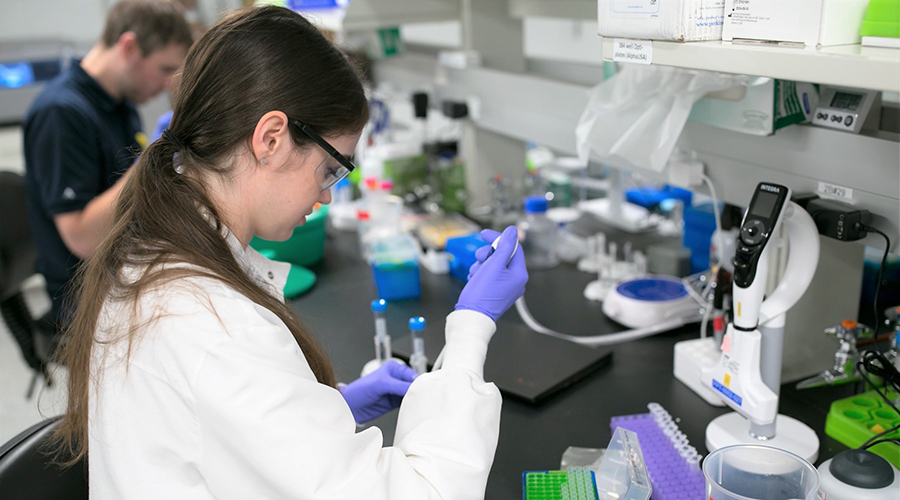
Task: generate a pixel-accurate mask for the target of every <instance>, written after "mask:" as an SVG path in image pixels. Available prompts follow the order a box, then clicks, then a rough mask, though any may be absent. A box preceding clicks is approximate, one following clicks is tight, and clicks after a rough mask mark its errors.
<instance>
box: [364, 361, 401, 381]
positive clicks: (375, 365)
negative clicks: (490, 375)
mask: <svg viewBox="0 0 900 500" xmlns="http://www.w3.org/2000/svg"><path fill="white" fill-rule="evenodd" d="M388 361H396V362H398V363H400V364H401V365H405V364H406V361H403V360H402V359H398V358H391V359H389V360H388ZM379 368H381V361H378V360H377V359H370V360H369V361H367V362H366V364H365V365H363V369H362V372H360V374H359V376H360V377H365V376H366V375H368V374H370V373H372V372H374V371H375V370H377V369H379Z"/></svg>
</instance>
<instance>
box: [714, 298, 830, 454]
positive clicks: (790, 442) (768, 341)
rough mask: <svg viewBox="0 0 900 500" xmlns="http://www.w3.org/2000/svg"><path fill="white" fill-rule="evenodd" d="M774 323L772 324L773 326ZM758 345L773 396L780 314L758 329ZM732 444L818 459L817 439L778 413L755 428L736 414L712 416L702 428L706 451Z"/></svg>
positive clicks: (776, 388)
mask: <svg viewBox="0 0 900 500" xmlns="http://www.w3.org/2000/svg"><path fill="white" fill-rule="evenodd" d="M773 323H774V324H773ZM759 332H760V333H761V334H762V344H761V353H760V359H761V360H762V363H761V366H760V374H761V375H762V379H763V382H764V383H765V384H766V386H767V387H768V388H769V389H771V390H772V391H773V392H774V393H775V394H776V396H777V395H778V393H779V388H780V386H781V358H782V354H783V347H784V315H783V314H782V315H780V316H779V317H777V318H774V319H772V320H770V321H769V322H768V323H767V324H766V326H760V327H759ZM734 444H762V445H766V446H771V447H773V448H780V449H782V450H786V451H789V452H791V453H793V454H795V455H797V456H799V457H803V458H804V459H806V461H808V462H809V463H815V461H816V458H818V456H819V437H818V436H816V432H815V431H813V430H812V428H810V427H809V426H808V425H806V424H804V423H803V422H801V421H799V420H797V419H795V418H792V417H789V416H787V415H782V414H778V415H777V416H776V417H775V422H774V423H772V424H769V425H767V426H757V425H755V424H753V423H752V422H751V421H750V420H749V419H747V418H746V417H744V416H743V415H741V414H740V413H738V412H731V413H726V414H725V415H721V416H719V417H716V418H715V419H713V420H712V422H710V423H709V425H707V427H706V449H707V450H709V452H710V453H712V452H713V451H715V450H718V449H719V448H724V447H726V446H731V445H734Z"/></svg>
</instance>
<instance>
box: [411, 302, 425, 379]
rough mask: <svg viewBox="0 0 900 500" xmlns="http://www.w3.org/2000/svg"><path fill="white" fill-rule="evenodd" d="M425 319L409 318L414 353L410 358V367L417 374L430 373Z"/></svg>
mask: <svg viewBox="0 0 900 500" xmlns="http://www.w3.org/2000/svg"><path fill="white" fill-rule="evenodd" d="M424 330H425V318H423V317H421V316H419V317H418V318H409V333H410V334H411V335H412V347H413V352H412V355H410V357H409V366H410V367H412V369H413V370H415V371H416V373H419V374H422V373H425V372H427V371H428V358H427V357H426V356H425V337H424V335H423V334H424V333H425V332H424Z"/></svg>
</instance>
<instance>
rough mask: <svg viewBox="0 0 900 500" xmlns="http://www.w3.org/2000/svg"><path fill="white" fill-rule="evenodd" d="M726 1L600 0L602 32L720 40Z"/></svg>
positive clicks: (647, 37)
mask: <svg viewBox="0 0 900 500" xmlns="http://www.w3.org/2000/svg"><path fill="white" fill-rule="evenodd" d="M724 15H725V0H665V1H662V0H599V6H598V21H599V24H600V28H599V31H600V35H601V36H605V37H620V38H638V39H644V40H667V41H676V42H693V41H702V40H721V39H722V25H723V23H724Z"/></svg>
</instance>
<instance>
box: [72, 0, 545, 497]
mask: <svg viewBox="0 0 900 500" xmlns="http://www.w3.org/2000/svg"><path fill="white" fill-rule="evenodd" d="M367 116H368V112H367V103H366V97H365V94H364V93H363V88H362V86H361V84H360V82H359V80H358V79H357V76H356V74H355V73H354V71H353V69H352V68H351V67H350V65H349V64H348V63H347V61H346V59H345V57H344V56H343V55H342V54H341V52H339V51H338V50H337V49H336V48H335V47H334V46H333V45H332V44H331V43H330V42H329V41H328V40H326V39H325V38H324V37H323V36H322V35H321V34H320V33H319V32H318V31H317V30H316V28H315V27H313V26H312V25H311V24H310V23H309V22H307V21H306V20H305V19H303V17H301V16H300V15H298V14H295V13H293V12H291V11H289V10H286V9H282V8H277V7H264V8H256V9H250V10H243V11H240V12H238V13H236V14H232V15H230V16H228V17H227V18H225V19H223V20H222V21H220V22H219V23H218V24H217V25H215V26H214V27H212V28H211V29H210V30H209V31H208V32H207V33H206V34H205V35H204V36H203V37H202V38H201V39H200V40H199V41H198V42H197V43H196V44H195V45H194V47H193V48H192V49H191V50H190V52H189V54H188V56H187V59H186V62H185V66H184V70H183V74H182V76H181V79H180V82H179V84H178V87H177V89H176V91H175V95H174V117H173V119H172V122H171V125H170V128H169V129H168V130H167V131H166V132H165V133H164V134H163V136H162V138H160V139H159V140H157V141H156V142H154V143H153V144H152V145H150V147H149V148H148V149H147V150H146V151H144V153H143V155H142V156H141V158H140V160H139V162H138V164H137V165H136V166H135V167H134V168H135V171H134V173H133V174H132V176H131V178H130V179H129V180H128V181H127V183H126V185H125V186H124V188H123V190H122V193H121V195H120V197H119V200H118V205H117V208H116V215H115V224H114V228H113V230H112V232H111V233H110V235H109V236H108V237H107V238H106V239H105V240H104V241H103V243H102V244H101V245H100V247H99V248H98V249H97V250H96V251H95V252H94V253H92V254H91V256H90V258H89V259H88V260H87V262H86V264H85V267H84V268H83V269H82V270H81V275H80V280H81V285H80V290H79V299H78V300H79V302H78V307H77V312H76V314H75V318H74V322H73V324H72V327H71V331H70V332H69V335H68V336H69V339H70V341H69V342H68V344H67V345H66V346H65V348H64V352H63V354H62V361H63V362H64V363H65V364H66V365H67V366H68V368H69V401H68V409H67V413H66V414H65V416H64V419H63V421H62V424H61V426H60V428H59V429H58V431H57V433H56V435H55V437H56V444H57V449H58V450H60V451H64V452H72V453H74V454H75V456H76V457H83V456H84V454H86V453H87V454H88V461H89V469H90V492H91V498H92V499H94V500H101V499H123V498H127V499H130V500H134V499H161V498H166V499H179V500H193V499H213V498H215V499H220V500H222V499H242V500H246V499H287V498H290V499H415V500H424V499H438V498H440V499H451V498H452V499H474V498H482V497H483V496H484V491H485V484H486V481H487V476H488V472H489V470H490V467H491V462H492V461H493V456H494V451H495V449H496V446H497V438H498V433H499V418H500V394H499V393H498V391H497V388H496V387H495V386H494V385H493V384H488V383H485V382H484V380H483V377H482V368H483V364H484V359H485V355H486V352H487V345H488V341H489V340H490V338H491V336H492V335H493V333H494V330H495V328H496V327H495V321H496V320H497V318H499V317H500V315H502V314H503V312H504V311H506V310H507V309H508V308H509V307H510V306H511V305H512V304H513V303H514V302H515V300H516V298H518V297H519V296H520V295H521V294H522V293H523V292H524V289H525V282H526V281H527V279H528V276H527V273H526V271H525V263H524V257H523V254H522V252H521V251H519V252H514V247H515V228H509V229H508V230H507V234H506V236H504V238H503V239H502V240H501V244H500V246H499V248H498V250H497V252H496V255H494V257H491V258H487V259H486V258H485V256H484V255H483V254H481V255H480V256H481V257H482V258H481V261H480V263H477V264H476V265H475V266H473V271H474V274H473V276H472V279H471V280H470V281H469V283H468V284H467V285H466V287H465V288H464V289H463V291H462V293H461V294H460V297H459V302H458V303H457V305H456V310H455V311H454V312H452V313H451V314H450V315H449V316H448V317H447V322H446V352H445V357H444V363H443V369H442V370H440V371H438V372H434V373H428V374H424V375H421V376H420V377H418V378H417V379H415V381H414V382H413V383H412V384H411V385H409V382H410V381H412V378H413V376H411V373H410V371H409V370H405V369H403V368H402V367H401V366H400V365H397V364H388V365H385V366H384V367H382V369H380V370H379V371H377V372H375V373H374V374H372V375H370V376H368V377H365V378H362V379H360V380H357V381H355V382H353V383H351V384H349V385H348V386H346V387H343V388H342V389H341V390H338V389H337V388H336V387H337V381H336V380H335V375H334V372H333V370H332V367H331V364H330V362H329V360H328V359H327V358H326V357H325V355H324V353H323V351H322V349H320V347H319V346H318V345H317V344H316V342H315V340H314V339H313V337H312V336H311V335H310V333H309V332H308V331H307V330H306V329H305V328H304V327H303V326H302V325H301V324H300V322H299V321H298V320H297V318H296V317H295V316H294V314H293V313H292V312H291V310H290V308H289V307H288V306H287V305H285V304H284V301H283V296H282V294H281V289H282V287H283V285H284V282H285V279H286V275H287V269H286V268H285V267H282V265H280V264H278V263H274V262H271V261H268V260H266V259H265V258H263V257H261V256H260V255H259V254H258V253H256V252H255V251H253V250H252V249H250V248H249V247H248V246H247V244H248V242H249V241H250V240H251V238H252V237H253V236H255V235H256V236H260V237H262V238H265V239H269V240H285V239H287V238H288V237H289V236H290V235H291V233H292V230H293V229H294V228H295V227H296V226H297V225H298V224H302V223H303V221H304V217H305V216H307V215H309V214H310V212H311V211H312V207H313V205H314V204H315V203H317V202H319V203H329V202H330V201H331V195H330V194H329V187H331V186H332V185H333V184H334V183H335V182H337V181H338V180H339V179H341V178H343V177H344V176H346V175H347V173H348V172H349V171H350V170H352V169H353V168H354V167H353V165H352V164H351V163H350V162H349V161H348V160H347V156H348V155H349V154H350V153H351V152H352V151H353V150H354V148H355V146H356V143H357V140H358V139H359V136H360V131H361V130H362V127H363V125H364V124H365V123H366V120H367ZM491 236H496V233H492V234H489V235H487V237H491ZM485 253H487V252H485ZM511 255H512V259H511V260H508V259H509V257H510V256H511ZM407 386H408V393H406V396H405V400H404V402H403V405H402V407H401V409H400V414H399V417H398V423H397V429H396V437H395V439H394V446H393V447H389V448H385V447H383V442H382V434H381V431H380V430H379V429H378V428H376V427H370V428H368V429H366V430H363V431H361V432H357V427H356V422H357V421H364V420H368V419H371V418H374V417H376V416H378V415H380V414H382V413H384V412H385V411H388V410H390V409H391V408H394V407H396V406H397V405H398V404H399V399H400V397H402V396H403V393H404V392H405V391H406V390H407ZM354 417H356V418H354Z"/></svg>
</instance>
